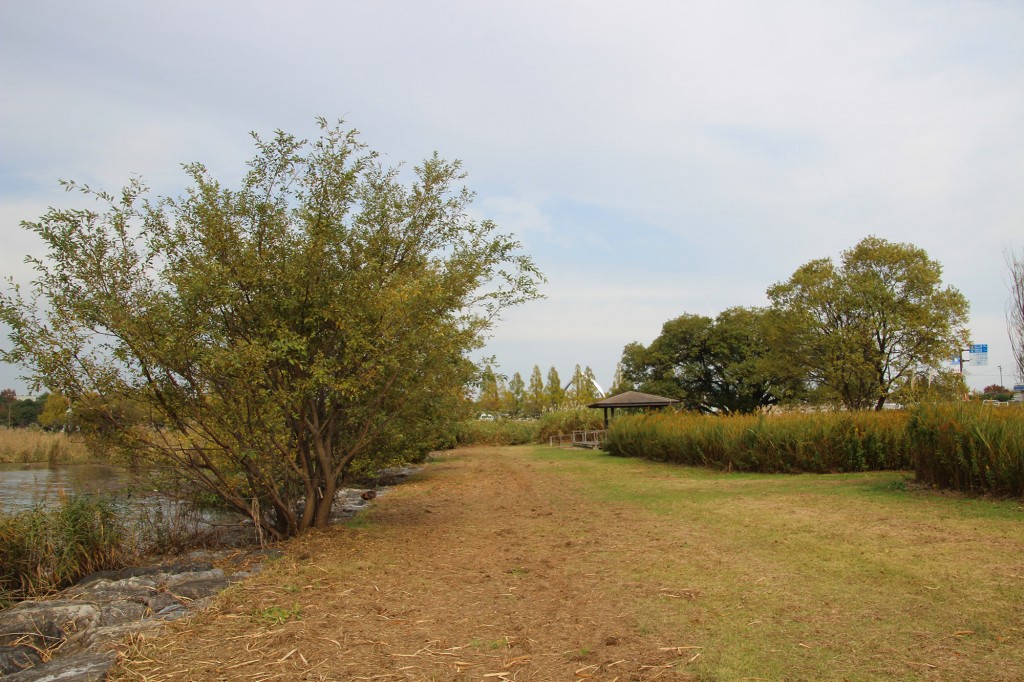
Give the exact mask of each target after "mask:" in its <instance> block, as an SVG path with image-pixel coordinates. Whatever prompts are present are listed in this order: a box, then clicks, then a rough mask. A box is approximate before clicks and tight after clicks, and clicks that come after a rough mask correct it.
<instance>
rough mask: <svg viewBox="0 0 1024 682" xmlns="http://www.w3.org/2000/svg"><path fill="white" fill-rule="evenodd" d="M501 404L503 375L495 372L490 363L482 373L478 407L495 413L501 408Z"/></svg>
mask: <svg viewBox="0 0 1024 682" xmlns="http://www.w3.org/2000/svg"><path fill="white" fill-rule="evenodd" d="M501 405H502V390H501V377H499V376H498V375H497V374H495V373H494V370H493V369H491V366H490V365H486V366H485V367H484V370H483V372H481V374H480V396H479V398H477V407H479V408H480V409H481V410H483V411H484V412H488V413H490V414H494V413H496V412H498V411H499V410H501Z"/></svg>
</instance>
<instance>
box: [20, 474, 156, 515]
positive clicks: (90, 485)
mask: <svg viewBox="0 0 1024 682" xmlns="http://www.w3.org/2000/svg"><path fill="white" fill-rule="evenodd" d="M140 484H141V479H140V478H139V477H138V476H135V475H133V474H132V473H131V472H130V471H128V470H127V469H123V468H121V467H116V466H111V465H109V464H53V465H51V464H45V463H40V464H0V511H2V512H15V511H21V510H23V509H30V508H32V507H34V506H36V505H37V504H43V505H45V506H55V505H56V504H57V502H58V500H59V499H60V496H61V495H98V494H105V495H109V494H113V493H117V492H120V491H123V490H126V489H127V488H132V487H136V486H138V485H140Z"/></svg>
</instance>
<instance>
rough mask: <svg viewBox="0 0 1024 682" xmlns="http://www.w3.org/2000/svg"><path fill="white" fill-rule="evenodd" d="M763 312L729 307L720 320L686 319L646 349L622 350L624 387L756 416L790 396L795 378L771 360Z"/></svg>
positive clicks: (671, 323) (670, 326) (668, 326)
mask: <svg viewBox="0 0 1024 682" xmlns="http://www.w3.org/2000/svg"><path fill="white" fill-rule="evenodd" d="M768 322H769V320H768V315H767V312H766V311H765V310H763V309H757V308H753V309H751V308H730V309H728V310H725V311H723V312H722V313H720V314H719V315H718V316H717V317H716V318H715V319H712V318H710V317H705V316H703V315H690V314H686V315H681V316H680V317H677V318H675V319H674V320H669V321H668V322H666V323H665V324H664V325H663V326H662V330H661V334H660V335H659V336H658V337H657V338H656V339H655V340H654V341H653V342H652V343H651V345H650V346H644V345H643V344H640V343H631V344H629V345H628V346H626V348H625V349H624V350H623V354H622V362H621V368H622V369H621V372H622V383H623V384H624V385H633V386H636V387H637V389H638V390H640V391H643V392H645V393H653V394H656V395H663V396H666V397H669V398H676V399H677V400H679V401H680V402H681V403H682V405H683V406H684V407H686V408H688V409H691V410H699V411H701V412H723V413H733V412H740V413H746V412H753V411H755V410H757V409H759V408H761V407H765V406H768V405H774V404H776V403H778V402H779V401H781V400H784V399H786V398H787V397H789V396H791V395H792V394H793V392H794V390H795V388H796V387H797V384H798V382H795V381H794V380H793V377H792V373H791V372H789V371H788V370H787V368H785V367H784V366H783V365H781V364H780V363H777V362H775V361H774V360H773V358H772V352H773V349H772V347H771V346H770V344H769V342H768V340H767V339H768V338H769V335H768V333H767V325H768Z"/></svg>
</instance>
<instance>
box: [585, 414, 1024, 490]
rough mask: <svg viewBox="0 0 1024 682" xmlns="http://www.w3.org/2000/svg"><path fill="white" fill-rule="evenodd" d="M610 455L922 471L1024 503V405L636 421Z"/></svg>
mask: <svg viewBox="0 0 1024 682" xmlns="http://www.w3.org/2000/svg"><path fill="white" fill-rule="evenodd" d="M605 449H606V450H607V451H608V452H609V453H611V454H613V455H619V456H625V457H644V458H647V459H652V460H656V461H663V462H674V463H676V464H687V465H693V466H705V467H711V468H715V469H722V470H726V471H751V472H761V473H796V472H810V473H829V472H850V471H869V470H870V471H883V470H901V469H913V470H914V471H915V472H916V473H917V477H918V480H919V481H921V482H922V483H927V484H929V485H935V486H938V487H942V488H950V489H954V490H961V491H965V492H982V493H988V494H994V495H1010V496H1015V497H1024V408H1021V407H1012V408H1003V409H994V408H992V407H990V406H987V405H979V404H977V403H966V404H964V403H957V404H932V405H920V406H918V407H916V408H914V409H913V410H911V411H892V412H834V413H815V414H784V415H778V416H728V417H726V416H717V415H696V414H692V413H679V414H644V415H627V416H623V417H620V418H618V419H616V420H615V423H614V424H613V425H612V428H611V430H610V432H609V434H608V440H607V443H606V445H605Z"/></svg>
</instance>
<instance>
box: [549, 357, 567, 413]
mask: <svg viewBox="0 0 1024 682" xmlns="http://www.w3.org/2000/svg"><path fill="white" fill-rule="evenodd" d="M544 398H545V403H546V405H547V407H548V409H551V410H557V409H560V408H561V407H562V406H563V405H564V404H565V389H564V388H562V380H561V379H560V378H559V377H558V370H557V369H555V366H554V365H552V366H551V368H550V369H549V370H548V381H547V384H545V386H544Z"/></svg>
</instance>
